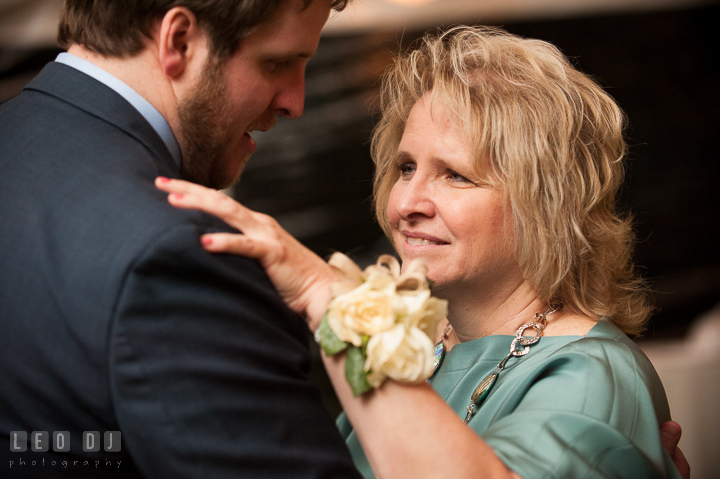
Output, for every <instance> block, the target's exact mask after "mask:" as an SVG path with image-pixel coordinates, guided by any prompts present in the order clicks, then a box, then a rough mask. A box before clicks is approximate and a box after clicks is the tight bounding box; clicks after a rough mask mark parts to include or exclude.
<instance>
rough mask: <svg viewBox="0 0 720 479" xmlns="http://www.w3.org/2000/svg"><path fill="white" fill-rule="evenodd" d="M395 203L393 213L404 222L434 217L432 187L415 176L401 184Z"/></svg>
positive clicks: (418, 176)
mask: <svg viewBox="0 0 720 479" xmlns="http://www.w3.org/2000/svg"><path fill="white" fill-rule="evenodd" d="M400 182H401V186H400V191H398V196H397V200H396V203H395V211H396V212H397V214H398V215H399V216H400V218H402V219H403V220H405V221H412V220H414V219H419V218H421V217H427V218H431V217H433V216H435V198H434V194H433V188H432V185H430V184H429V183H428V182H427V181H423V178H422V177H420V175H415V177H414V178H413V179H411V180H410V181H408V182H404V183H403V182H402V180H400Z"/></svg>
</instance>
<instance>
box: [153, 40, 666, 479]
mask: <svg viewBox="0 0 720 479" xmlns="http://www.w3.org/2000/svg"><path fill="white" fill-rule="evenodd" d="M623 126H624V117H623V114H622V112H621V111H620V109H619V108H618V106H617V105H616V104H615V102H614V101H613V100H612V98H610V96H608V95H607V94H606V93H605V92H604V91H603V90H602V88H600V87H599V86H598V85H597V84H596V83H595V82H593V81H592V80H591V79H590V78H589V77H588V76H586V75H584V74H583V73H580V72H579V71H577V70H576V69H575V68H574V67H573V66H572V65H571V64H570V63H569V62H568V61H567V59H566V58H565V57H564V56H563V55H562V54H561V53H560V52H559V51H558V50H557V49H556V48H555V47H553V46H552V45H549V44H547V43H545V42H542V41H537V40H526V39H521V38H518V37H516V36H512V35H509V34H507V33H505V32H503V31H501V30H498V29H491V28H470V27H461V28H455V29H452V30H450V31H449V32H447V33H444V34H441V35H438V36H428V37H426V38H425V39H424V40H423V42H422V44H421V45H420V47H419V48H418V49H416V50H413V51H411V52H409V53H408V54H404V55H401V56H399V57H398V58H397V60H396V62H395V64H394V66H393V68H392V69H391V70H390V71H389V72H388V73H387V75H386V77H385V81H384V85H383V89H382V119H381V121H380V123H379V124H378V126H377V128H376V129H375V132H374V136H373V143H372V152H373V157H374V160H375V162H376V164H377V172H376V180H375V200H376V210H377V216H378V220H379V222H380V224H381V225H382V227H383V229H384V230H385V232H386V234H387V235H388V236H389V237H390V238H391V239H392V241H393V243H394V245H395V248H396V250H397V253H398V254H399V256H400V258H401V259H402V261H403V264H404V265H407V264H409V263H410V261H411V260H413V259H416V258H420V259H422V260H424V261H425V262H426V264H427V266H428V277H429V278H430V279H431V280H432V281H433V282H434V288H433V292H434V294H435V295H437V296H439V297H441V298H443V299H446V300H448V302H449V310H448V314H447V319H446V320H444V321H443V322H442V323H441V324H440V325H439V327H438V330H437V337H436V338H435V339H436V341H437V343H438V357H439V359H442V362H441V363H440V365H439V368H438V370H437V372H436V373H435V374H434V376H433V377H432V378H431V379H430V380H429V381H428V382H427V383H425V382H420V383H419V384H405V383H399V382H396V381H392V380H391V381H386V382H384V383H383V385H382V386H381V387H379V388H378V389H376V390H374V391H372V392H370V393H368V394H365V395H362V396H360V397H355V396H354V395H353V393H352V391H351V389H350V387H349V386H348V383H347V381H346V378H345V367H344V365H345V355H344V354H343V353H340V354H337V355H333V356H327V355H325V356H324V358H323V360H324V363H325V366H326V369H327V371H328V374H329V376H330V378H331V380H332V383H333V386H334V388H335V390H336V392H337V395H338V397H339V399H340V401H341V403H342V405H343V408H344V411H345V412H344V415H343V416H341V418H340V419H339V421H338V424H339V426H340V428H341V431H342V432H343V434H344V435H345V437H346V438H347V444H348V447H349V448H350V450H351V452H352V454H353V457H354V460H355V464H356V466H357V467H358V469H359V470H360V471H361V473H362V474H363V475H364V476H365V477H368V478H372V477H379V478H394V479H396V478H413V479H415V478H422V477H432V478H438V477H448V478H464V477H473V478H482V477H492V478H518V477H522V478H525V479H530V478H541V477H542V478H546V477H548V478H549V477H557V478H571V477H585V478H590V477H598V478H599V477H613V478H620V477H627V478H633V479H637V478H651V477H653V478H654V477H658V478H674V477H679V475H678V470H677V469H676V467H675V466H674V465H673V461H672V459H671V457H670V456H669V455H668V453H667V452H666V451H665V450H664V449H663V447H662V444H661V437H660V433H659V428H658V426H659V425H660V424H661V423H663V422H665V421H668V420H669V419H670V412H669V409H668V405H667V401H666V398H665V394H664V391H663V388H662V385H661V383H660V380H659V379H658V377H657V375H656V373H655V371H654V370H653V368H652V365H651V364H650V362H649V361H648V360H647V358H646V357H645V356H644V355H643V354H642V352H641V351H640V350H639V349H638V348H637V347H636V346H635V344H634V343H633V342H632V341H631V340H630V339H629V338H628V337H627V336H626V335H627V334H630V335H636V334H638V333H640V332H642V330H643V328H644V326H645V322H646V320H647V318H648V315H649V313H650V309H651V308H650V306H649V305H648V303H647V301H646V298H645V295H644V292H643V283H642V281H640V280H639V279H638V278H637V276H636V275H635V273H634V271H633V266H632V264H631V263H630V257H631V247H632V242H633V234H632V230H631V223H630V220H629V219H627V218H624V217H622V216H621V215H620V214H619V212H618V211H617V208H616V195H617V192H618V188H619V187H620V185H621V184H622V182H623V162H622V160H623V156H624V154H625V150H626V144H625V142H624V140H623V134H622V132H623ZM157 184H158V186H159V187H160V188H161V189H163V190H165V191H168V192H172V193H173V194H171V195H170V197H169V199H170V202H171V203H172V204H173V205H175V206H178V207H182V208H199V209H202V210H205V211H207V212H210V213H212V214H215V215H218V216H220V217H221V218H223V219H224V220H225V221H227V222H228V223H229V224H231V225H233V226H235V227H237V228H238V229H240V230H241V231H243V234H241V235H232V234H215V235H206V236H204V237H203V243H204V244H205V248H206V249H207V250H208V251H212V252H233V253H237V254H241V255H246V256H251V257H254V258H257V259H258V260H259V261H260V262H261V264H262V265H263V266H264V267H265V268H266V270H267V271H268V274H269V275H270V277H271V279H272V280H273V281H274V283H275V284H276V286H277V288H278V290H279V292H280V294H281V295H282V296H283V297H284V299H285V301H286V302H287V303H288V304H289V305H290V306H291V307H292V308H293V309H294V310H295V311H297V312H298V313H301V314H303V315H305V317H306V318H307V321H308V325H309V327H310V329H311V330H315V329H317V328H318V325H319V324H320V321H321V317H322V315H323V313H324V312H325V310H326V309H327V307H328V302H329V299H330V293H329V292H328V291H329V286H331V285H332V284H333V283H334V282H335V281H336V280H337V279H336V277H335V276H334V273H333V270H332V269H331V268H330V267H329V266H328V265H327V264H326V263H325V262H323V261H322V260H321V259H320V258H318V257H317V256H315V255H313V254H312V253H310V252H309V251H307V250H306V249H304V248H303V247H302V246H301V245H300V244H299V243H297V242H296V241H295V240H293V239H292V238H291V237H290V236H289V235H288V234H287V233H286V232H284V231H283V230H282V229H280V228H279V227H278V226H277V224H276V223H274V221H272V220H270V219H269V218H268V217H266V216H264V215H260V214H257V213H253V212H251V211H249V210H246V209H245V208H243V207H242V206H240V205H238V204H237V203H235V202H233V201H232V200H229V199H226V198H223V197H222V195H220V194H219V193H215V192H212V191H209V190H205V189H202V188H201V187H196V186H194V185H191V184H187V183H182V182H178V181H174V180H168V179H159V180H158V182H157Z"/></svg>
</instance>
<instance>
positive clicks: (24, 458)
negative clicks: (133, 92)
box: [0, 63, 356, 479]
mask: <svg viewBox="0 0 720 479" xmlns="http://www.w3.org/2000/svg"><path fill="white" fill-rule="evenodd" d="M158 175H164V176H168V177H179V171H178V167H177V166H176V165H175V163H174V162H173V159H172V157H171V155H170V153H169V152H168V150H167V149H166V147H165V145H164V143H163V142H162V140H161V139H160V137H159V136H158V135H157V134H156V133H155V131H154V130H153V129H152V127H151V126H150V125H149V124H148V123H147V122H146V121H145V119H144V118H143V117H142V116H141V115H140V114H139V113H138V112H137V111H136V110H135V109H134V108H133V107H132V106H130V105H129V104H128V103H127V102H126V101H125V100H124V99H123V98H122V97H120V96H119V95H118V94H116V93H115V92H114V91H112V90H111V89H109V88H107V87H106V86H104V85H103V84H101V83H99V82H97V81H96V80H94V79H92V78H90V77H88V76H86V75H85V74H83V73H80V72H78V71H76V70H74V69H72V68H70V67H68V66H65V65H61V64H58V63H51V64H49V65H48V66H47V67H46V68H45V69H44V70H43V71H42V72H41V73H40V74H39V75H38V77H37V78H36V79H34V80H33V81H32V82H31V83H30V84H29V85H28V86H27V87H26V88H25V90H24V92H23V93H22V94H20V95H19V96H18V97H16V98H14V99H12V100H10V101H8V102H6V103H5V104H3V105H2V106H0V437H2V438H5V439H4V441H3V442H5V445H0V450H2V451H3V453H2V456H0V457H2V459H3V463H2V464H0V477H73V478H77V477H123V478H125V477H127V478H129V477H148V478H151V477H152V478H154V477H168V478H183V477H188V478H190V477H192V478H199V477H202V478H209V479H218V478H224V477H248V478H250V477H252V478H261V477H262V478H264V477H267V478H271V477H272V478H276V477H277V478H280V477H282V478H290V477H292V478H310V477H355V474H356V472H355V470H354V468H353V466H352V462H351V459H350V457H349V455H348V453H347V451H346V450H345V447H344V444H343V443H342V440H341V438H340V436H339V434H338V432H337V430H336V428H335V426H334V424H333V422H332V419H331V418H330V417H329V415H328V413H327V412H326V411H325V409H324V407H323V405H322V402H321V396H320V394H319V391H318V390H317V388H315V387H314V386H312V385H311V384H309V383H308V381H307V379H306V374H307V372H308V369H309V365H310V356H309V352H308V346H307V341H308V340H307V337H308V335H307V328H306V326H305V324H304V322H303V321H302V320H301V319H300V318H299V317H297V316H296V315H294V314H293V313H292V312H291V311H289V310H288V309H287V308H286V307H285V306H284V305H283V303H282V302H281V301H280V299H279V298H278V296H277V295H276V293H275V291H274V289H273V288H272V285H271V284H270V282H269V280H268V278H267V276H266V275H265V274H264V272H263V271H262V269H261V268H260V267H259V266H258V264H257V263H256V262H254V261H251V260H247V259H244V258H239V257H232V256H229V255H212V254H208V253H206V252H205V251H203V250H202V248H201V247H200V246H199V240H198V238H199V236H200V235H201V234H202V233H204V232H207V231H218V230H229V228H228V227H227V226H225V225H224V224H222V223H221V222H220V221H219V220H216V219H214V218H211V217H209V216H207V215H204V214H202V213H199V212H193V211H183V210H178V209H175V208H172V207H171V206H169V205H168V203H167V200H166V194H164V193H162V192H160V191H158V190H156V189H155V187H154V186H153V181H154V179H155V177H156V176H158ZM11 431H25V432H27V434H28V436H29V435H30V433H31V432H32V431H48V433H49V435H50V437H51V438H52V434H53V432H55V431H68V432H70V438H71V441H70V451H69V452H53V451H52V450H50V451H48V452H33V451H31V450H30V449H28V451H27V452H25V453H22V454H21V453H18V452H11V451H10V448H9V447H8V442H9V441H8V439H9V438H10V432H11ZM83 431H98V432H100V434H103V433H104V432H105V431H121V434H122V450H121V451H120V452H105V451H103V450H102V449H101V451H100V452H98V453H83V451H82V444H81V439H82V432H83ZM95 461H99V462H95ZM11 463H12V465H11ZM108 463H109V464H110V465H108Z"/></svg>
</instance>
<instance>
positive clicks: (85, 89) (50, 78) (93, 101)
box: [25, 62, 179, 174]
mask: <svg viewBox="0 0 720 479" xmlns="http://www.w3.org/2000/svg"><path fill="white" fill-rule="evenodd" d="M25 89H26V90H36V91H39V92H43V93H45V94H48V95H51V96H54V97H56V98H58V99H60V100H62V101H64V102H66V103H69V104H71V105H74V106H75V107H77V108H79V109H81V110H83V111H85V112H87V113H89V114H90V115H93V116H95V117H97V118H99V119H100V120H103V121H105V122H107V123H110V124H111V125H114V126H116V127H117V128H119V129H121V130H122V131H124V132H125V133H127V134H128V135H130V136H131V137H133V138H134V139H135V140H136V141H139V142H140V143H142V144H143V145H144V146H145V148H147V149H148V150H149V151H150V152H151V153H152V154H153V155H154V156H155V157H156V158H157V160H158V161H159V162H160V163H163V164H164V165H165V166H167V167H168V168H170V169H171V170H172V171H176V172H178V174H179V167H178V165H177V164H176V163H175V160H174V159H173V157H172V155H171V154H170V151H168V149H167V146H165V143H164V142H163V141H162V139H161V138H160V136H159V135H158V134H157V132H156V131H155V130H154V129H153V127H152V126H151V125H150V123H148V122H147V120H146V119H145V118H144V117H143V116H142V115H141V114H140V113H139V112H138V111H137V110H136V109H135V108H134V107H133V106H132V105H131V104H130V103H128V102H127V101H126V100H125V99H124V98H123V97H122V96H120V95H119V94H118V93H116V92H115V91H113V90H112V89H111V88H108V87H107V86H105V85H103V84H102V83H100V82H99V81H97V80H95V79H94V78H91V77H89V76H88V75H86V74H84V73H82V72H80V71H78V70H75V69H74V68H72V67H69V66H67V65H63V64H61V63H54V62H53V63H48V64H47V65H46V66H45V68H43V70H42V71H41V72H40V73H39V74H38V76H36V77H35V78H34V79H33V80H32V81H31V82H30V83H29V84H28V85H27V86H26V87H25Z"/></svg>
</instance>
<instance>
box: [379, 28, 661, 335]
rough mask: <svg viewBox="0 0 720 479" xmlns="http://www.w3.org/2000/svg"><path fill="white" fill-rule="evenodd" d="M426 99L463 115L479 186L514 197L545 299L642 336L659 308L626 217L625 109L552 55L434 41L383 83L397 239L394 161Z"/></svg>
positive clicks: (494, 44) (382, 179)
mask: <svg viewBox="0 0 720 479" xmlns="http://www.w3.org/2000/svg"><path fill="white" fill-rule="evenodd" d="M425 94H429V95H431V97H432V98H433V100H439V101H441V102H442V104H443V105H445V107H446V108H448V109H449V110H450V111H452V112H454V114H455V115H456V116H457V120H458V125H460V127H461V128H463V129H464V130H465V133H466V134H467V138H468V141H470V142H471V144H472V145H474V148H473V151H474V152H476V155H475V158H474V162H475V165H474V166H475V169H476V170H477V172H478V174H480V175H482V174H483V172H485V174H484V175H483V176H485V177H486V178H487V179H488V180H489V181H492V182H494V183H496V184H499V185H500V186H501V188H502V190H503V191H504V194H505V197H506V205H507V206H508V207H510V208H511V211H512V217H513V227H514V235H515V254H516V257H517V260H518V263H519V264H520V268H521V270H522V272H523V276H524V278H525V279H526V280H527V281H529V282H530V284H531V285H532V286H533V287H534V288H535V290H536V292H537V293H538V294H539V296H540V298H541V299H542V300H544V301H550V300H559V301H561V302H562V303H563V304H564V306H565V308H566V309H567V310H570V311H574V312H577V313H583V314H586V315H589V316H591V317H593V316H597V317H603V316H606V317H609V318H610V319H611V320H612V321H613V322H614V323H615V324H616V325H617V326H619V327H620V328H621V329H622V330H623V331H624V332H626V333H628V334H633V335H637V334H640V333H641V332H642V331H643V329H644V327H645V323H646V321H647V318H648V316H649V314H650V312H651V307H650V306H649V304H648V302H647V297H646V288H645V284H644V282H643V281H642V280H641V279H640V278H638V277H637V276H636V274H635V272H634V269H633V265H632V263H631V253H632V246H633V242H634V234H633V232H632V227H631V220H630V219H629V218H623V217H621V216H620V215H619V214H618V211H617V208H616V195H617V193H618V189H619V188H620V186H621V185H622V183H623V177H624V166H623V157H624V155H625V153H626V149H627V146H626V143H625V141H624V139H623V129H624V125H625V117H624V114H623V113H622V111H621V110H620V108H619V107H618V106H617V105H616V103H615V101H614V100H613V99H612V98H611V97H610V96H609V95H608V94H607V93H605V92H604V91H603V89H602V88H601V87H600V86H598V85H597V84H596V83H595V82H594V81H593V80H592V79H590V78H589V77H588V76H587V75H585V74H583V73H581V72H579V71H578V70H577V69H575V68H574V67H573V66H572V65H571V64H570V62H569V61H568V60H567V58H566V57H565V56H564V55H563V54H562V53H561V52H560V51H559V50H558V49H557V48H556V47H554V46H553V45H550V44H549V43H546V42H543V41H540V40H529V39H523V38H520V37H517V36H514V35H510V34H508V33H507V32H505V31H503V30H501V29H498V28H492V27H455V28H453V29H451V30H449V31H447V32H445V33H441V34H437V35H427V36H426V37H425V38H423V39H422V41H421V45H420V47H419V48H417V49H413V50H412V51H410V52H409V53H406V54H401V55H399V56H398V57H397V58H396V59H395V62H394V65H393V66H392V67H391V68H390V69H389V70H388V71H387V72H386V74H385V76H384V79H383V86H382V93H381V100H380V101H381V110H382V117H381V120H380V122H379V123H378V125H377V126H376V128H375V130H374V132H373V138H372V147H371V148H372V155H373V158H374V160H375V163H376V166H377V170H376V175H375V184H374V191H375V209H376V214H377V217H378V221H379V222H380V225H381V226H382V228H383V229H384V231H385V233H386V234H388V235H389V234H390V231H389V224H388V218H387V213H386V210H387V205H388V199H389V196H390V191H391V190H392V187H393V185H394V184H395V182H396V181H397V179H398V176H399V172H398V170H397V168H396V167H395V165H394V162H395V155H396V153H397V149H398V145H399V143H400V140H401V138H402V135H403V130H404V128H405V123H406V121H407V119H408V116H409V115H410V110H411V109H412V107H413V106H414V105H415V103H416V102H417V101H418V100H419V99H420V98H421V97H423V96H424V95H425Z"/></svg>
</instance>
